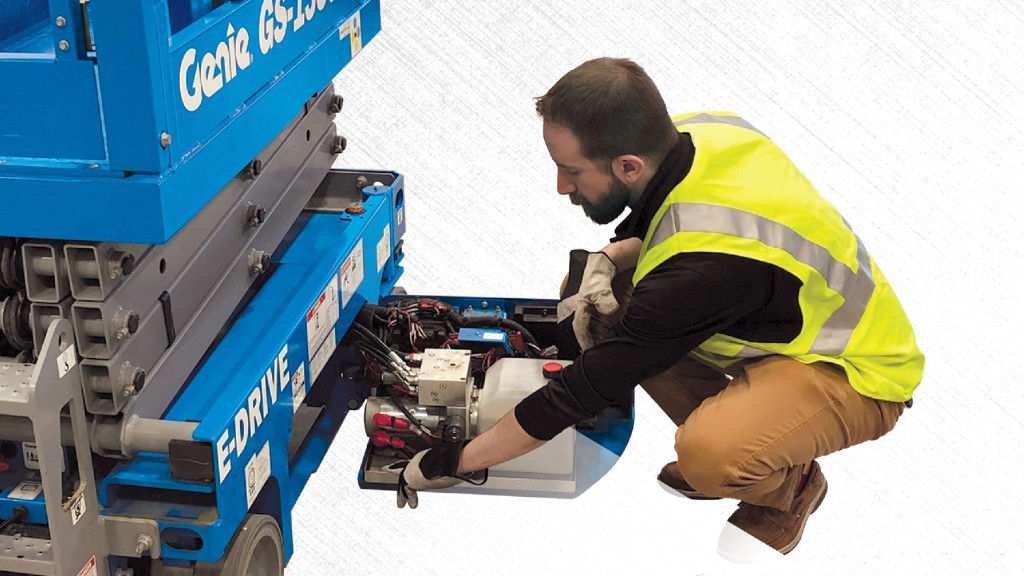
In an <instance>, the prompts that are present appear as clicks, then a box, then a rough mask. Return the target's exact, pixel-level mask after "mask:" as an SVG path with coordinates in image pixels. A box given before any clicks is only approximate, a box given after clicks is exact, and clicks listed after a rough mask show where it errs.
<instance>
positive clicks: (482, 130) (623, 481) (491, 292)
mask: <svg viewBox="0 0 1024 576" xmlns="http://www.w3.org/2000/svg"><path fill="white" fill-rule="evenodd" d="M382 1H383V9H384V31H383V32H382V34H381V35H380V36H379V37H378V38H377V39H376V40H374V41H373V42H371V43H370V44H369V45H368V46H366V47H365V48H364V52H363V53H362V54H360V55H359V57H358V58H357V59H356V61H355V62H354V63H353V64H352V65H351V66H350V67H349V68H348V69H346V70H345V71H343V72H342V74H341V75H340V76H339V77H338V79H337V80H336V83H337V86H338V88H339V90H340V91H341V93H342V94H344V95H345V98H346V101H345V109H344V111H343V113H342V115H341V121H340V126H341V131H342V133H344V134H346V135H347V136H348V140H349V149H348V151H347V152H346V153H345V154H344V155H343V156H342V157H341V158H340V162H339V166H344V167H366V168H392V169H395V170H398V171H400V172H402V173H404V174H405V175H406V177H407V179H408V183H407V186H408V188H407V199H408V204H407V213H406V217H407V219H408V222H409V232H408V234H407V235H406V238H405V240H406V244H405V246H406V254H407V259H406V265H407V270H406V276H405V278H404V279H403V281H402V284H403V285H404V286H405V287H406V288H408V289H409V291H410V292H411V293H417V292H418V293H439V294H458V295H488V296H500V295H505V296H530V297H533V296H536V297H555V296H556V291H557V286H558V283H559V281H560V280H561V278H562V275H563V274H564V272H565V267H566V263H567V253H568V251H569V249H571V248H576V247H583V248H591V249H598V248H600V247H601V246H602V245H603V242H604V241H605V240H606V239H607V238H608V237H609V236H611V227H605V228H599V227H597V226H595V225H592V224H590V223H589V222H588V221H586V220H585V219H584V217H583V215H582V213H580V212H579V209H578V208H576V207H573V206H571V205H570V204H569V203H568V201H567V200H566V199H565V198H561V197H559V196H558V195H557V194H556V193H555V192H554V176H555V171H554V167H553V165H552V164H551V162H550V160H549V159H548V158H547V155H546V152H545V149H544V147H543V142H542V141H541V138H540V122H539V120H538V119H537V118H536V116H535V114H534V112H533V102H532V99H531V98H532V97H533V96H537V95H540V94H543V93H544V92H545V91H546V89H547V88H548V87H549V86H550V85H551V84H552V83H553V82H554V81H555V80H557V79H558V77H559V76H561V74H563V73H564V72H566V71H568V70H569V69H571V68H572V67H574V66H576V65H577V64H579V63H580V62H582V61H584V60H586V59H589V58H591V57H596V56H603V55H613V56H627V57H631V58H634V59H635V60H637V61H638V62H639V63H640V64H641V65H643V66H645V67H646V69H647V70H648V72H649V73H650V74H651V76H652V77H653V78H654V80H655V81H656V82H657V83H658V85H659V86H660V87H661V89H662V92H663V93H664V94H665V97H666V100H667V102H668V105H669V109H670V111H671V112H673V113H679V112H683V111H688V110H700V109H710V110H715V109H718V110H723V109H724V110H735V111H738V112H740V113H742V114H743V115H744V116H745V117H746V118H747V119H748V120H750V121H751V122H752V123H753V124H754V125H756V126H757V127H758V128H760V129H761V130H763V131H764V132H766V133H767V134H769V135H770V136H771V137H772V138H773V139H774V140H775V141H776V142H778V143H779V144H780V145H781V146H782V148H783V149H784V150H786V151H787V152H788V153H789V154H790V155H791V156H792V157H793V158H794V160H795V161H796V163H797V165H798V166H800V167H801V169H802V170H803V171H804V172H805V174H807V176H808V177H809V178H810V180H811V181H812V182H814V183H815V184H816V185H817V186H818V188H819V189H820V190H821V191H822V193H823V194H825V195H826V196H827V197H828V198H830V199H831V200H832V201H833V202H834V203H835V204H836V205H837V206H838V207H839V208H840V210H841V211H842V212H843V213H844V215H845V216H846V218H847V220H848V221H849V222H850V223H851V225H852V226H853V227H854V228H855V229H856V230H857V232H858V233H859V234H860V236H861V238H862V239H863V240H864V242H865V243H866V245H867V246H868V248H869V249H870V250H871V252H872V253H873V255H874V256H875V258H876V260H877V261H878V262H879V263H880V265H881V266H882V268H883V269H884V270H885V272H886V275H887V276H888V278H889V280H890V282H891V283H892V284H893V285H894V286H895V288H896V291H897V293H898V294H899V296H900V298H901V300H902V302H903V304H904V306H905V307H906V308H907V310H908V312H909V314H910V316H911V318H912V320H913V321H914V324H915V327H916V330H917V335H918V339H919V342H920V344H921V346H922V348H923V349H924V350H925V352H926V354H927V356H928V363H927V370H926V375H925V382H924V384H923V385H922V386H921V388H920V389H919V392H918V394H917V397H916V400H917V405H916V406H915V407H914V408H913V409H912V410H911V411H909V412H908V413H907V414H906V415H905V416H904V418H903V420H902V421H901V422H900V424H899V425H898V426H897V428H896V430H895V431H894V432H893V433H892V434H891V435H890V436H889V437H886V438H884V439H882V440H881V441H879V442H874V443H871V444H869V445H865V446H860V447H856V448H854V449H851V450H849V451H847V452H844V453H840V454H836V455H833V456H831V457H828V458H825V459H824V460H823V461H822V466H823V469H824V471H825V473H826V475H827V476H828V480H829V485H830V487H829V492H828V497H827V499H826V500H825V502H824V504H823V505H822V507H821V509H820V510H819V511H818V512H817V513H816V514H815V515H814V517H813V518H812V519H811V521H810V523H809V525H808V529H807V532H806V534H805V536H804V539H803V542H802V544H801V545H800V547H799V548H797V550H796V551H795V552H793V553H792V554H790V555H789V556H787V557H786V558H784V559H780V560H778V561H776V562H773V563H769V564H762V565H756V566H741V565H734V564H730V563H728V562H726V561H725V560H722V559H721V558H719V557H718V556H717V554H716V552H715V548H716V544H717V540H718V535H719V532H720V530H721V527H722V524H723V522H724V520H725V518H726V517H727V516H728V515H729V513H730V511H731V509H732V505H731V504H730V503H728V502H724V501H723V502H689V501H685V500H682V499H679V498H672V497H671V496H669V495H667V494H666V493H665V492H664V491H663V490H661V489H660V488H659V487H658V486H657V485H656V484H655V481H654V474H655V473H656V472H657V470H658V469H659V468H660V466H661V465H662V464H663V463H664V462H666V461H668V460H671V459H673V458H674V456H673V452H672V441H671V438H672V431H673V429H672V425H671V423H670V422H669V421H668V419H667V418H665V417H664V416H662V415H661V414H660V413H658V411H657V408H656V407H655V406H654V404H653V403H652V402H651V401H650V400H649V399H648V398H647V397H646V396H644V395H643V393H639V394H638V406H637V412H638V418H637V422H636V429H635V431H634V435H633V439H632V442H631V444H630V447H629V449H628V450H627V451H626V454H625V455H624V457H623V458H622V459H621V460H620V461H619V463H618V464H617V465H616V467H615V468H614V469H613V470H612V471H611V472H610V473H609V474H608V476H606V477H605V478H604V479H602V480H601V481H600V482H598V484H597V485H596V486H594V487H592V488H591V489H590V490H589V491H587V492H586V493H585V494H583V495H582V496H580V497H579V498H576V499H574V500H557V499H535V498H509V497H495V496H481V495H462V494H457V495H452V494H424V495H423V496H422V497H421V504H420V508H419V509H418V510H401V511H399V510H397V509H396V508H395V505H394V496H393V495H392V494H390V493H384V492H376V491H360V490H359V489H358V488H357V487H356V471H357V468H358V466H359V459H360V456H361V454H362V450H363V446H364V445H365V436H364V435H363V433H362V429H361V426H359V419H353V420H351V421H349V422H348V423H346V425H345V426H344V427H343V429H342V431H341V433H340V435H339V438H338V441H337V442H335V444H334V445H333V447H332V449H331V451H330V453H329V454H328V457H327V459H326V461H325V462H324V463H323V465H322V467H321V469H320V471H319V473H318V474H317V475H315V476H314V478H313V480H312V481H311V482H310V484H309V486H308V488H307V490H306V493H305V494H304V495H303V498H302V500H301V501H300V502H299V506H298V509H297V510H296V512H295V518H296V521H297V536H296V541H295V554H294V556H293V557H292V560H291V564H290V566H289V568H288V574H290V575H292V576H296V575H302V574H369V573H376V574H382V573H384V574H386V573H390V574H426V573H431V574H434V573H446V574H466V573H480V574H508V575H521V574H562V573H564V574H613V573H618V574H634V573H638V572H641V571H655V570H657V571H658V572H659V573H661V572H664V573H671V574H734V573H735V574H814V575H822V574H854V573H856V574H861V573H864V574H868V573H871V574H922V575H925V574H927V575H933V574H950V575H960V574H985V575H989V574H1010V573H1017V570H1018V569H1019V567H1020V565H1021V564H1024V552H1022V549H1024V547H1022V546H1021V540H1020V538H1021V534H1024V526H1022V521H1021V518H1024V506H1022V499H1021V497H1020V493H1021V492H1020V481H1019V475H1020V471H1021V456H1020V455H1021V440H1022V439H1024V433H1022V432H1024V426H1022V421H1024V417H1022V416H1021V415H1020V411H1021V408H1022V407H1024V401H1022V400H1024V385H1022V384H1021V382H1020V380H1021V376H1020V371H1019V370H1017V369H1016V364H1017V361H1018V360H1019V359H1020V358H1021V357H1022V354H1021V352H1020V349H1021V348H1020V347H1021V345H1020V342H1021V333H1022V331H1021V325H1022V324H1024V304H1022V302H1024V300H1022V297H1021V295H1020V290H1019V287H1018V286H1019V282H1020V280H1021V277H1022V270H1024V264H1022V261H1024V250H1022V248H1021V245H1022V241H1024V233H1022V232H1021V230H1020V223H1019V219H1020V217H1021V215H1022V214H1024V210H1022V209H1024V200H1022V199H1021V195H1022V193H1024V185H1022V182H1024V168H1022V166H1024V144H1022V134H1021V132H1022V129H1024V97H1022V95H1021V92H1020V90H1021V86H1024V8H1022V7H1021V4H1020V3H1019V2H1016V1H1014V0H1004V1H1002V2H999V1H980V2H973V3H970V4H969V5H968V4H966V3H961V4H959V5H952V4H953V3H943V4H951V5H950V6H946V5H942V6H940V5H939V4H940V3H937V2H926V1H923V0H921V1H909V0H908V1H887V2H883V3H878V2H867V1H866V0H860V1H854V2H844V3H806V2H791V1H785V2H748V1H739V0H734V1H731V2H695V1H688V2H643V1H637V0H634V1H632V2H623V1H617V0H613V1H607V2H582V1H563V2H546V1H542V0H527V1H522V2H508V3H505V2H501V3H498V2H488V3H484V2H455V1H451V0H434V1H411V0H409V1H397V0H382ZM968 6H969V7H968Z"/></svg>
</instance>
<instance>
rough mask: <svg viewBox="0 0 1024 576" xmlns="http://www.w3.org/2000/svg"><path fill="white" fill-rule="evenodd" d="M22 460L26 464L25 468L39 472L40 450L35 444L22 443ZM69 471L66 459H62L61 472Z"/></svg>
mask: <svg viewBox="0 0 1024 576" xmlns="http://www.w3.org/2000/svg"><path fill="white" fill-rule="evenodd" d="M21 458H22V461H24V463H25V468H28V469H29V470H39V450H38V449H37V448H36V445H35V444H32V443H31V442H22V443H21ZM65 470H67V463H66V462H65V461H64V457H63V456H62V457H61V462H60V471H61V472H64V471H65Z"/></svg>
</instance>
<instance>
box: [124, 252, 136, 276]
mask: <svg viewBox="0 0 1024 576" xmlns="http://www.w3.org/2000/svg"><path fill="white" fill-rule="evenodd" d="M134 271H135V255H134V254H125V255H124V256H122V257H121V274H124V275H125V276H131V275H132V272H134Z"/></svg>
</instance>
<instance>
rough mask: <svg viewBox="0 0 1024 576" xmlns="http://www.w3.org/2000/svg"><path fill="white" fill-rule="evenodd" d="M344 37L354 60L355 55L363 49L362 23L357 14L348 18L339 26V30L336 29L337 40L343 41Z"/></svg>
mask: <svg viewBox="0 0 1024 576" xmlns="http://www.w3.org/2000/svg"><path fill="white" fill-rule="evenodd" d="M346 36H348V38H349V42H350V45H351V46H352V57H353V58H355V56H356V54H358V53H359V51H360V50H362V49H363V23H362V20H361V19H360V17H359V12H356V14H355V16H353V17H351V18H349V19H348V21H346V22H345V23H344V24H342V25H341V28H338V38H340V39H341V40H342V41H344V40H345V37H346Z"/></svg>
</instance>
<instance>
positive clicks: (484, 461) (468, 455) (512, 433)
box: [459, 411, 544, 474]
mask: <svg viewBox="0 0 1024 576" xmlns="http://www.w3.org/2000/svg"><path fill="white" fill-rule="evenodd" d="M543 444H544V441H543V440H537V439H536V438H534V437H533V436H530V435H529V434H527V433H526V430H523V427H522V426H520V425H519V421H518V420H516V415H515V412H514V411H509V413H508V414H505V415H504V416H502V418H501V420H498V423H497V424H495V425H494V427H493V428H491V429H490V430H488V431H486V432H484V433H483V434H481V435H480V436H478V437H477V438H476V439H475V440H473V441H472V442H470V443H469V444H467V445H466V449H465V450H463V451H462V459H461V460H460V461H459V474H469V473H470V472H476V471H477V470H483V469H484V468H490V467H491V466H494V465H496V464H501V463H502V462H507V461H509V460H511V459H513V458H515V457H517V456H522V455H523V454H526V453H527V452H530V451H532V450H536V449H537V448H539V447H540V446H541V445H543Z"/></svg>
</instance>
